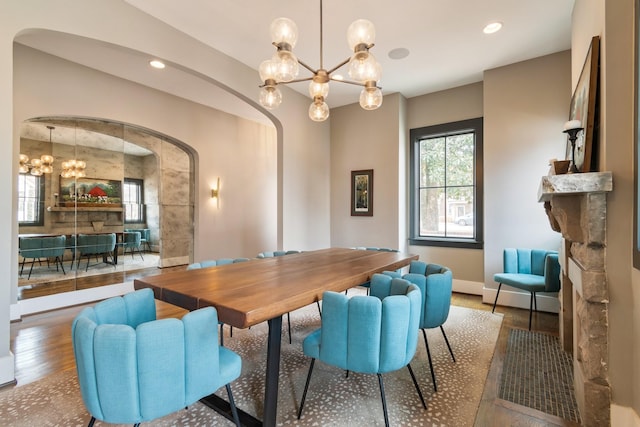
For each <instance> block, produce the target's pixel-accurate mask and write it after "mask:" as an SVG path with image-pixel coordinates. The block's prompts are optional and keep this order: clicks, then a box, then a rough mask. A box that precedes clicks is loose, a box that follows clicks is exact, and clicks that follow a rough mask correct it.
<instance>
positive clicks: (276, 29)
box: [259, 0, 382, 122]
mask: <svg viewBox="0 0 640 427" xmlns="http://www.w3.org/2000/svg"><path fill="white" fill-rule="evenodd" d="M322 30H323V28H322V0H320V68H319V69H317V70H316V69H313V68H311V67H310V66H308V65H307V64H305V63H304V62H302V61H301V60H300V59H298V58H297V57H296V55H295V54H294V53H293V52H292V49H293V48H294V47H295V45H296V41H297V40H298V27H297V25H296V23H295V22H293V21H292V20H290V19H289V18H277V19H275V20H274V21H273V22H272V23H271V39H272V44H273V45H274V46H275V47H277V48H278V51H277V52H276V53H275V54H274V55H273V57H272V58H271V59H268V60H266V61H263V62H262V64H260V68H259V72H260V80H262V81H263V82H264V84H263V85H262V86H260V87H261V88H262V90H261V91H260V104H261V105H262V106H263V107H265V108H267V109H269V110H271V109H273V108H276V107H278V106H279V105H280V103H281V102H282V93H281V92H280V90H279V89H278V87H277V86H278V85H279V84H288V83H294V82H302V81H307V80H310V81H311V83H310V85H309V94H310V95H311V98H313V103H312V104H311V106H310V107H309V118H311V120H314V121H316V122H322V121H324V120H326V119H327V118H328V117H329V106H328V105H327V103H326V102H325V98H326V97H327V95H328V94H329V81H330V80H333V81H336V82H342V83H349V84H353V85H358V86H364V88H363V89H362V92H361V93H360V106H361V107H362V108H364V109H365V110H375V109H376V108H378V107H380V105H382V91H381V90H380V88H379V87H378V86H377V84H378V80H380V75H381V73H382V71H381V67H380V64H379V63H378V61H376V59H375V58H374V57H373V55H372V54H371V53H370V52H369V49H371V48H372V47H373V45H374V43H373V42H374V40H375V28H374V26H373V24H372V23H371V22H369V21H367V20H366V19H358V20H356V21H353V22H352V23H351V25H350V26H349V29H348V30H347V42H348V43H349V47H350V48H351V49H352V50H353V55H352V56H351V57H350V58H347V59H345V60H344V61H342V62H341V63H340V64H338V65H336V66H335V67H333V68H332V69H330V70H326V69H325V68H324V65H323V58H322V52H323V50H322V49H323V46H322V43H323V37H322ZM347 63H348V64H349V77H351V78H352V79H353V80H354V81H348V80H344V79H343V78H342V77H341V76H337V75H334V76H331V73H333V72H334V71H336V70H338V69H339V68H340V67H342V66H343V65H346V64H347ZM298 64H299V65H302V66H303V67H304V68H306V69H307V70H309V71H310V72H311V73H312V74H313V76H311V77H307V78H304V79H296V77H297V76H298V71H299V67H298Z"/></svg>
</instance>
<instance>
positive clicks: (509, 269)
mask: <svg viewBox="0 0 640 427" xmlns="http://www.w3.org/2000/svg"><path fill="white" fill-rule="evenodd" d="M502 261H503V272H502V273H496V274H494V275H493V280H495V281H496V282H497V283H498V292H497V293H496V299H495V300H494V302H493V308H492V309H491V312H492V313H493V312H494V310H495V309H496V304H497V302H498V296H499V295H500V288H502V285H503V284H505V285H507V286H511V287H513V288H517V289H522V290H525V291H528V292H530V293H531V298H530V300H529V330H531V315H532V313H533V310H534V307H535V311H538V304H537V302H536V293H538V292H558V291H559V290H560V263H559V262H558V252H557V251H549V250H546V249H526V248H506V249H505V250H504V251H503V253H502Z"/></svg>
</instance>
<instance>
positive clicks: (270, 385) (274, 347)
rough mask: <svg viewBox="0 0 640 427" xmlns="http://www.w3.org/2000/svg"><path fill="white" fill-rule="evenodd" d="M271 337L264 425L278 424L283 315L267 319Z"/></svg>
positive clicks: (268, 344)
mask: <svg viewBox="0 0 640 427" xmlns="http://www.w3.org/2000/svg"><path fill="white" fill-rule="evenodd" d="M267 323H268V324H269V338H268V341H267V376H266V381H265V387H264V415H263V419H262V425H263V426H265V427H271V426H275V425H276V415H277V413H278V381H279V378H280V345H281V343H282V316H278V317H274V318H273V319H269V320H268V321H267Z"/></svg>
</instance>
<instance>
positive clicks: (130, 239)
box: [122, 231, 144, 260]
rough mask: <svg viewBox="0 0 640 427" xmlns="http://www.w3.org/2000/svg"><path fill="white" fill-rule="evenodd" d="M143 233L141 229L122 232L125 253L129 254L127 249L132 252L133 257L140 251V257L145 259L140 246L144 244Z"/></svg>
mask: <svg viewBox="0 0 640 427" xmlns="http://www.w3.org/2000/svg"><path fill="white" fill-rule="evenodd" d="M140 236H141V233H140V232H139V231H125V232H124V233H122V248H123V255H126V254H127V250H128V251H129V252H131V258H133V253H134V252H138V255H140V258H141V259H143V260H144V257H143V256H142V252H141V251H140V247H141V246H142V240H141V237H140Z"/></svg>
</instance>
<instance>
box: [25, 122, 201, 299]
mask: <svg viewBox="0 0 640 427" xmlns="http://www.w3.org/2000/svg"><path fill="white" fill-rule="evenodd" d="M20 153H21V155H23V156H21V157H22V158H23V159H25V158H28V159H29V160H26V161H25V162H23V163H24V166H25V167H24V168H23V171H22V173H21V174H20V178H19V180H18V181H19V183H20V186H21V190H20V191H19V196H18V197H19V200H18V206H19V236H20V237H34V238H37V237H47V236H65V237H66V239H65V248H64V251H60V252H61V253H62V256H61V260H60V261H61V263H60V264H59V263H57V262H56V261H55V259H54V258H53V257H38V259H35V258H30V259H27V261H29V263H30V264H31V265H29V264H27V263H25V265H26V266H27V267H26V268H28V269H29V271H30V272H31V274H27V271H26V270H25V269H22V271H21V269H19V273H20V272H21V273H22V274H20V277H19V280H18V286H19V290H18V299H25V298H32V297H38V296H44V295H50V294H53V293H61V292H70V291H75V290H80V289H86V288H89V287H95V286H102V285H106V284H115V283H125V282H127V281H131V280H133V278H135V277H139V276H140V275H146V274H153V271H154V270H155V269H157V268H163V267H171V266H175V265H181V264H186V263H188V262H189V261H190V257H191V254H192V253H193V240H194V239H193V223H194V219H193V216H194V209H193V207H194V179H193V176H194V155H193V152H192V150H191V149H190V148H189V147H188V146H187V145H186V144H184V143H182V142H180V141H177V140H175V139H174V138H171V137H169V136H167V135H162V134H160V133H158V132H155V131H153V130H149V129H145V128H142V127H139V126H136V125H132V124H128V123H122V122H116V121H111V120H107V119H96V118H85V117H62V116H49V117H37V118H33V119H30V120H28V121H25V122H24V123H23V125H22V129H21V138H20ZM44 156H51V157H52V158H53V161H51V162H50V163H49V162H45V164H46V165H47V166H48V167H47V168H43V167H42V166H40V167H38V166H37V165H38V164H39V163H41V162H42V159H45V160H49V158H46V157H44ZM33 159H36V160H35V161H34V160H33ZM38 160H40V162H39V161H38ZM70 161H75V162H76V165H80V166H83V167H82V168H76V169H75V170H72V171H71V172H70V166H69V165H70ZM63 166H65V167H66V169H65V168H63ZM143 230H148V232H147V235H146V237H147V241H146V244H145V242H142V245H141V247H139V248H138V249H139V250H138V251H137V252H136V250H135V248H128V245H127V244H126V243H125V237H126V235H127V234H128V233H132V234H136V233H137V232H139V233H140V235H141V236H144V235H145V233H143ZM112 233H113V234H115V235H116V236H117V243H116V245H115V247H114V251H113V253H112V254H111V256H108V255H104V256H103V255H98V256H96V257H91V256H87V257H86V259H81V258H79V257H78V254H81V253H82V250H81V248H80V247H78V241H77V236H79V235H81V234H82V235H108V234H112ZM127 249H131V250H130V251H129V252H127ZM145 257H146V258H145ZM20 261H21V262H23V261H25V259H23V258H20ZM78 261H80V262H78ZM31 266H33V269H32V268H31ZM63 269H64V271H62V270H63Z"/></svg>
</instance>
